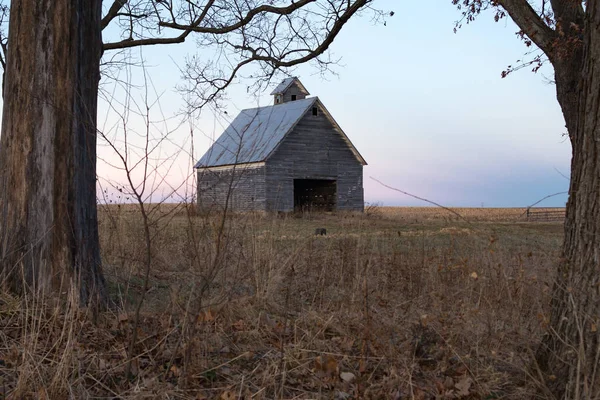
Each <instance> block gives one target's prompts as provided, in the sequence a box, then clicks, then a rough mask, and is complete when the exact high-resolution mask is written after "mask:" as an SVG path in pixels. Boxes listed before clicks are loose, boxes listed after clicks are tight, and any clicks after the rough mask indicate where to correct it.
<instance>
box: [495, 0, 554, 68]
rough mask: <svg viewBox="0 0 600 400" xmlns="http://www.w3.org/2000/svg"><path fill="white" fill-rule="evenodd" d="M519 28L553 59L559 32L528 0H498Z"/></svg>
mask: <svg viewBox="0 0 600 400" xmlns="http://www.w3.org/2000/svg"><path fill="white" fill-rule="evenodd" d="M498 4H500V5H501V6H502V7H503V8H504V9H505V10H506V12H507V13H508V14H509V15H510V17H511V18H512V19H513V21H514V22H515V23H516V24H517V26H518V27H519V28H521V30H522V31H523V32H524V33H525V34H526V35H527V36H528V37H529V38H530V39H531V40H532V41H533V42H534V43H535V44H536V45H537V46H538V47H539V48H540V49H542V51H543V52H544V53H546V55H547V56H548V58H550V59H552V54H553V43H554V41H555V39H556V38H557V33H556V32H555V31H554V30H553V29H552V28H550V27H549V26H548V25H546V23H545V22H544V21H543V20H542V18H540V16H539V15H538V14H537V13H536V12H535V10H534V9H533V7H531V5H530V4H529V3H528V2H527V0H498Z"/></svg>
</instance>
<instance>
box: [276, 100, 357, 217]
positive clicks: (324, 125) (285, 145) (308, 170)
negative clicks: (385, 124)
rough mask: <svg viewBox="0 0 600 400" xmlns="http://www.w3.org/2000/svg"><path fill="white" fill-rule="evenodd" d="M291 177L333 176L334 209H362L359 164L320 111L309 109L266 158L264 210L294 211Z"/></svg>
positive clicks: (331, 177) (330, 177)
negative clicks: (335, 206) (335, 194)
mask: <svg viewBox="0 0 600 400" xmlns="http://www.w3.org/2000/svg"><path fill="white" fill-rule="evenodd" d="M294 179H335V180H337V209H338V210H357V211H363V209H364V196H363V166H362V164H361V163H360V162H359V161H358V160H357V159H356V157H355V156H354V154H353V153H352V151H351V150H350V148H349V146H348V144H347V143H346V142H345V141H344V139H343V137H342V135H341V133H340V132H338V131H337V130H336V129H335V127H334V126H333V124H332V123H331V122H330V121H329V120H328V119H327V117H326V116H325V115H324V114H323V113H322V112H321V110H319V113H318V115H317V116H313V115H312V110H310V109H309V110H308V112H307V113H306V115H305V116H304V117H302V119H301V120H300V121H299V122H298V124H297V125H296V127H295V128H294V130H293V131H292V132H290V133H289V134H288V135H287V136H286V138H285V139H284V140H283V142H282V143H281V144H280V145H279V147H278V148H277V149H276V150H275V152H274V154H273V155H272V156H271V157H270V158H269V159H268V160H267V162H266V187H267V188H268V190H267V191H266V197H267V198H266V201H267V204H266V207H267V209H268V210H273V211H293V210H294Z"/></svg>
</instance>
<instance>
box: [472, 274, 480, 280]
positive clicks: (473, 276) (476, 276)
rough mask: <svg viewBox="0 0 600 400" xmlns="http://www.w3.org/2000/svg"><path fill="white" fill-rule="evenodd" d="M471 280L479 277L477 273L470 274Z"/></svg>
mask: <svg viewBox="0 0 600 400" xmlns="http://www.w3.org/2000/svg"><path fill="white" fill-rule="evenodd" d="M471 278H473V279H474V280H477V279H479V276H478V275H477V272H472V273H471Z"/></svg>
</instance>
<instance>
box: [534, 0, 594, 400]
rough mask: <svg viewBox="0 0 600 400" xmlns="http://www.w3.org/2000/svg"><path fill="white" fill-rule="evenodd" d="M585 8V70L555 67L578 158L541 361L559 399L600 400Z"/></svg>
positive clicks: (590, 30)
mask: <svg viewBox="0 0 600 400" xmlns="http://www.w3.org/2000/svg"><path fill="white" fill-rule="evenodd" d="M587 4H588V9H587V10H586V11H587V15H588V20H587V21H586V26H585V31H584V34H585V37H584V45H583V56H582V57H581V59H582V60H583V64H582V67H580V68H577V69H572V70H570V71H569V70H568V69H567V68H564V69H560V68H561V66H560V64H558V65H555V69H556V71H557V91H558V94H559V96H558V98H559V101H560V102H561V106H562V108H563V112H564V113H565V119H566V120H567V126H568V128H569V136H570V138H571V144H572V147H573V158H572V161H571V186H570V189H569V201H568V203H567V217H566V221H565V239H564V247H563V259H562V260H561V263H560V267H559V270H558V275H557V280H556V285H555V288H554V293H553V294H554V297H553V300H552V315H551V318H550V328H551V329H550V331H549V333H548V335H547V337H546V338H545V340H544V342H543V345H542V347H541V349H540V353H539V357H538V361H540V365H541V367H542V370H543V371H544V372H545V374H546V379H547V383H548V385H549V387H550V389H551V391H552V392H553V394H554V395H555V396H556V398H558V399H574V400H575V399H598V398H600V5H599V4H598V2H596V1H592V2H588V3H587ZM569 74H570V75H571V76H577V77H579V85H578V90H577V94H578V96H577V98H576V101H575V100H573V96H572V95H573V93H562V97H561V90H560V89H561V88H560V87H559V86H558V83H559V80H558V77H559V75H560V76H561V77H563V78H564V77H568V76H569ZM567 99H568V101H567Z"/></svg>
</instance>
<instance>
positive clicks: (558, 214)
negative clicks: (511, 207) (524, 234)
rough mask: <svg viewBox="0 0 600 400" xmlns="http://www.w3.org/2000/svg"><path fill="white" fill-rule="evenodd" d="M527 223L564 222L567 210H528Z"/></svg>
mask: <svg viewBox="0 0 600 400" xmlns="http://www.w3.org/2000/svg"><path fill="white" fill-rule="evenodd" d="M526 215H527V221H531V222H552V221H564V219H565V210H564V209H557V210H548V209H545V210H536V209H535V208H528V209H527V213H526Z"/></svg>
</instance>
